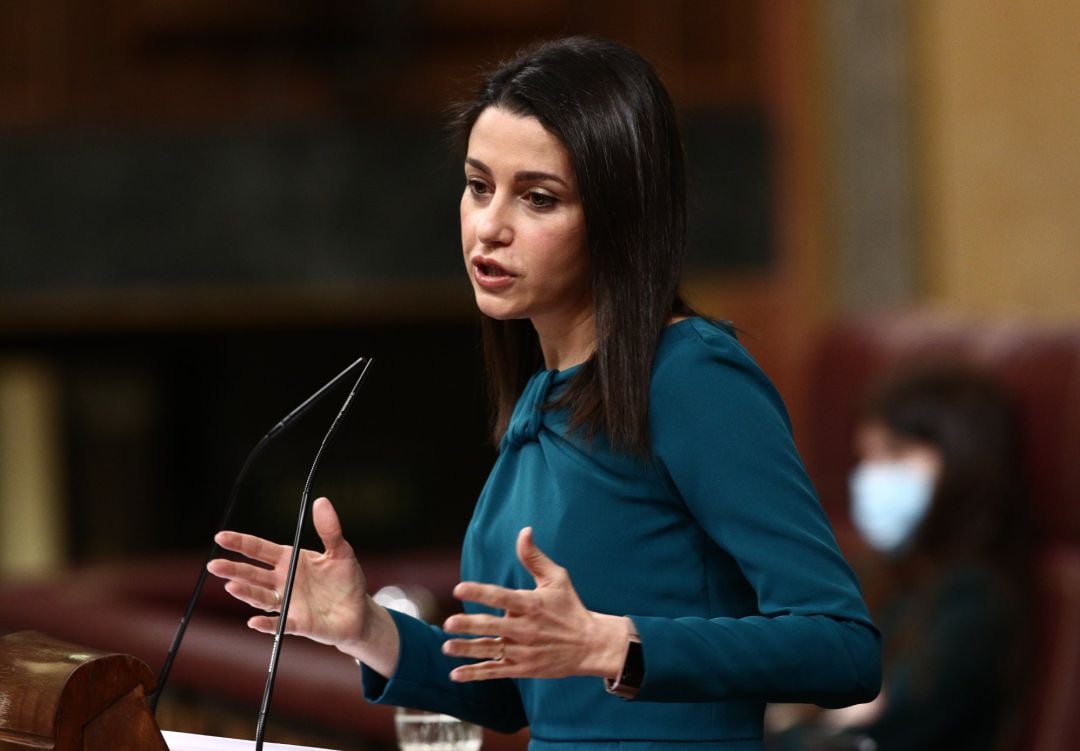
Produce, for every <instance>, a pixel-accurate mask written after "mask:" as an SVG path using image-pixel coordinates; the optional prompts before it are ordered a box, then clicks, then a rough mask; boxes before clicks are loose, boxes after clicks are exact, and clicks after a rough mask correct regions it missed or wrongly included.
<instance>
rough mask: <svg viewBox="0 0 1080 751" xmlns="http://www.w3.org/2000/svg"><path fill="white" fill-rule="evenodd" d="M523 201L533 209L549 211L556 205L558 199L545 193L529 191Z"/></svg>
mask: <svg viewBox="0 0 1080 751" xmlns="http://www.w3.org/2000/svg"><path fill="white" fill-rule="evenodd" d="M525 200H526V201H528V203H529V205H530V206H531V207H532V208H534V209H550V208H551V207H552V206H554V205H555V204H556V203H558V200H559V199H558V198H556V197H555V196H551V195H548V194H547V193H540V192H537V191H535V190H530V191H529V192H528V193H526V194H525Z"/></svg>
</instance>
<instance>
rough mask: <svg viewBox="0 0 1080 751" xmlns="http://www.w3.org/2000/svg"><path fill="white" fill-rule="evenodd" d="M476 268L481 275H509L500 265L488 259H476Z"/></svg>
mask: <svg viewBox="0 0 1080 751" xmlns="http://www.w3.org/2000/svg"><path fill="white" fill-rule="evenodd" d="M475 265H476V268H477V270H478V271H479V272H480V273H481V274H482V275H483V276H488V277H493V278H494V277H506V276H511V274H510V273H509V272H507V271H506V269H504V268H503V267H502V266H499V265H498V264H496V263H491V262H489V261H476V263H475Z"/></svg>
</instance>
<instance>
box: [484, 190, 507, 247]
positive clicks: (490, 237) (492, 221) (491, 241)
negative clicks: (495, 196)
mask: <svg viewBox="0 0 1080 751" xmlns="http://www.w3.org/2000/svg"><path fill="white" fill-rule="evenodd" d="M482 211H483V214H482V216H481V217H480V221H479V222H477V223H476V239H477V240H479V241H480V242H481V243H483V244H484V245H509V244H510V242H511V241H512V240H513V239H514V228H513V226H512V224H511V222H510V217H509V212H510V208H509V207H507V206H504V205H503V202H502V201H498V200H494V201H492V202H491V203H489V204H488V205H487V206H485V207H484V208H483V210H482Z"/></svg>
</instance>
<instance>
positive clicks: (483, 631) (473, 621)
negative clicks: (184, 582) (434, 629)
mask: <svg viewBox="0 0 1080 751" xmlns="http://www.w3.org/2000/svg"><path fill="white" fill-rule="evenodd" d="M507 627H508V621H507V619H506V618H502V617H499V616H495V615H487V614H477V615H463V614H461V613H458V614H457V615H452V616H450V617H449V618H447V619H446V620H445V621H444V622H443V630H444V631H448V632H449V633H451V634H473V635H475V636H506V631H507Z"/></svg>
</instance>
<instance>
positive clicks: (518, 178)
mask: <svg viewBox="0 0 1080 751" xmlns="http://www.w3.org/2000/svg"><path fill="white" fill-rule="evenodd" d="M465 164H467V165H469V166H470V167H474V168H476V169H478V170H480V171H481V172H483V173H485V174H488V175H490V174H492V173H491V167H488V166H487V165H486V164H484V163H483V162H481V161H480V160H479V159H476V158H475V157H471V156H468V157H465ZM537 180H551V181H552V182H557V183H559V184H560V185H563V186H566V187H569V185H567V183H566V180H564V179H562V178H561V177H559V176H558V175H554V174H552V173H550V172H541V171H539V170H521V171H519V172H515V173H514V181H515V182H519V183H524V182H535V181H537Z"/></svg>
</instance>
